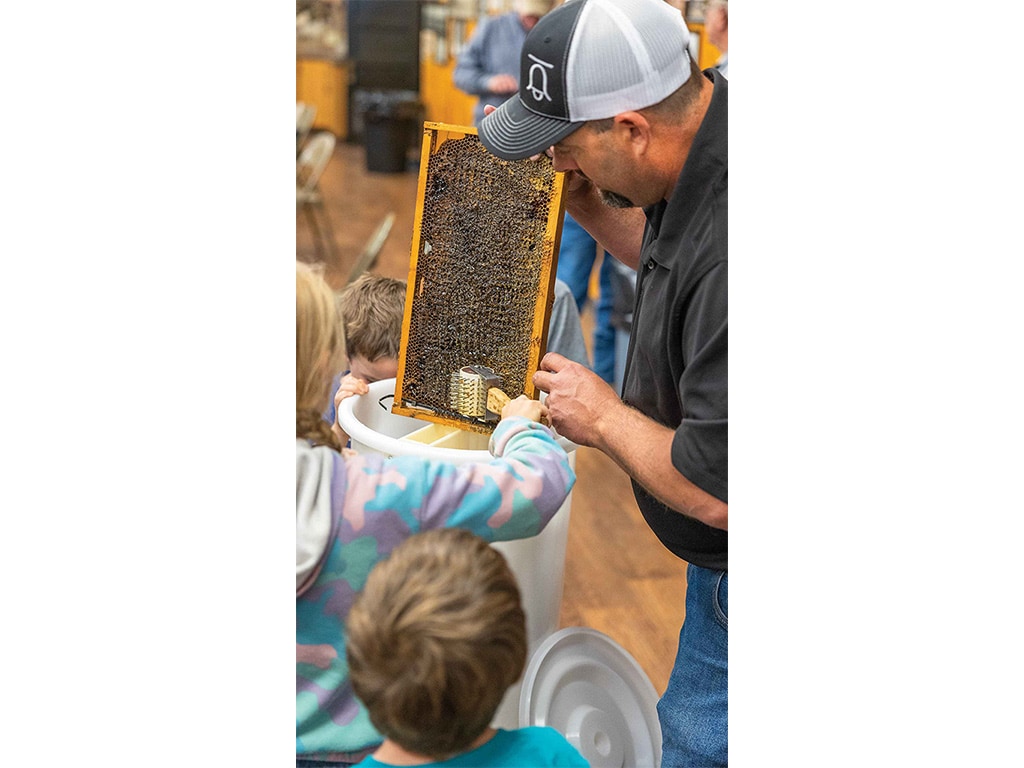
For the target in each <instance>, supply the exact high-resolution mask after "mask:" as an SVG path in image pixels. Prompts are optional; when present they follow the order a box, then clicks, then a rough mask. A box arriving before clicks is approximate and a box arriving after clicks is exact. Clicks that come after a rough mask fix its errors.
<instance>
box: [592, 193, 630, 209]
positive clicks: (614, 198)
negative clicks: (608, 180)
mask: <svg viewBox="0 0 1024 768" xmlns="http://www.w3.org/2000/svg"><path fill="white" fill-rule="evenodd" d="M598 191H599V192H600V193H601V202H602V203H604V204H605V205H607V206H608V207H609V208H636V205H634V204H633V201H632V200H630V199H629V198H628V197H624V196H623V195H620V194H619V193H618V192H609V191H608V190H607V189H601V190H598Z"/></svg>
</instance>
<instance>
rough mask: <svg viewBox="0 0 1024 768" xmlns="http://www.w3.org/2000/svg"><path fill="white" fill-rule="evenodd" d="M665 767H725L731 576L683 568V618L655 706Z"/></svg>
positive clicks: (727, 734) (727, 750) (727, 744)
mask: <svg viewBox="0 0 1024 768" xmlns="http://www.w3.org/2000/svg"><path fill="white" fill-rule="evenodd" d="M658 719H659V720H660V721H661V743H662V758H661V764H662V766H663V768H681V767H682V766H686V768H708V767H709V766H727V765H728V764H729V573H728V571H712V570H709V569H707V568H698V567H697V566H695V565H690V566H688V567H687V569H686V618H685V619H684V620H683V628H682V630H680V632H679V651H678V652H677V654H676V663H675V666H674V667H673V668H672V674H671V675H670V676H669V680H668V687H667V688H666V689H665V694H664V695H663V696H662V697H661V701H659V702H658Z"/></svg>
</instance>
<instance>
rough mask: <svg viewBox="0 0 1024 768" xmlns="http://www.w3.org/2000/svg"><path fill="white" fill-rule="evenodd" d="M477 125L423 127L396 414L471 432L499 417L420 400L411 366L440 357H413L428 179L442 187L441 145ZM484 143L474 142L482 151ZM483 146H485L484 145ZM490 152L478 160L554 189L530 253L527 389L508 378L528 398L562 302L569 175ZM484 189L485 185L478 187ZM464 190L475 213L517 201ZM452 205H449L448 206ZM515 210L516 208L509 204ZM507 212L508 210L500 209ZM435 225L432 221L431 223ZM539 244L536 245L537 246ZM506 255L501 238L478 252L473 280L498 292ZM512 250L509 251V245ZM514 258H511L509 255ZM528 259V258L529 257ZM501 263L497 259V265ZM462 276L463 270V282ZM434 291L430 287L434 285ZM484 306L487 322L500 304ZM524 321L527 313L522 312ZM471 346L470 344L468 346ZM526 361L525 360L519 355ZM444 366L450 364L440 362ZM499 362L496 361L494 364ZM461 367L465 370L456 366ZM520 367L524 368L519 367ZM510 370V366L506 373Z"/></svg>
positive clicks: (548, 191)
mask: <svg viewBox="0 0 1024 768" xmlns="http://www.w3.org/2000/svg"><path fill="white" fill-rule="evenodd" d="M476 135H477V131H476V129H475V128H472V127H468V126H458V125H449V124H446V123H436V122H427V123H424V127H423V145H422V153H421V156H420V172H419V183H418V185H417V199H416V218H415V221H414V226H413V239H412V247H411V256H410V262H409V276H408V284H407V289H406V302H405V315H404V318H403V322H402V342H401V349H400V352H399V359H398V374H397V378H396V382H395V399H394V402H393V404H392V407H391V411H392V413H395V414H399V415H402V416H411V417H413V418H417V419H424V420H426V421H431V422H435V423H438V424H445V425H448V426H451V427H455V428H458V429H462V430H470V431H475V432H490V431H492V430H493V429H494V426H495V424H494V423H493V422H492V421H485V420H483V419H474V418H470V417H466V416H463V415H461V414H459V413H457V412H455V411H453V410H451V409H450V407H447V403H439V402H438V401H437V398H434V400H433V401H432V402H423V401H420V400H417V398H416V397H414V396H410V392H409V391H407V389H408V388H407V386H406V385H407V383H408V382H409V381H410V380H411V379H413V378H415V377H414V376H410V375H409V374H410V368H409V367H407V366H414V365H415V366H419V369H420V370H422V366H424V365H430V364H432V362H433V361H432V360H429V359H427V360H424V359H419V358H417V359H416V360H415V361H413V360H411V359H410V344H409V340H410V336H411V335H413V332H414V331H418V330H420V329H419V328H418V326H417V324H418V322H420V321H421V318H420V317H419V316H418V313H417V309H416V305H417V302H416V298H417V295H418V294H422V292H423V291H424V290H425V287H424V284H425V282H426V280H425V278H424V277H423V276H421V269H420V266H421V259H422V258H425V254H424V250H425V243H424V240H423V237H424V218H423V217H424V212H425V208H426V206H425V200H426V196H427V192H428V184H429V185H431V186H432V188H433V186H436V184H437V183H438V182H439V181H442V180H439V179H437V178H435V177H434V174H436V173H437V171H436V170H435V169H433V168H432V166H431V160H432V159H433V158H434V157H435V155H437V153H438V152H439V151H440V150H441V148H442V147H443V145H444V143H445V142H446V141H449V140H462V139H466V138H467V137H470V138H472V139H473V140H475V141H477V142H478V141H479V140H478V139H475V137H476ZM452 146H466V145H452ZM475 149H476V148H475V147H474V150H475ZM480 149H481V150H482V146H481V147H480ZM482 154H484V155H486V158H488V159H487V160H486V161H482V160H481V153H480V152H476V151H474V162H477V163H479V162H487V163H493V164H494V166H493V168H494V172H495V173H498V174H500V173H505V174H506V175H508V176H509V177H511V175H512V174H513V173H514V174H516V178H517V179H518V180H519V181H518V182H517V183H522V177H523V175H524V174H525V175H527V176H528V177H529V183H530V184H531V185H532V187H533V189H534V190H536V193H537V194H538V195H546V197H545V198H544V200H545V202H546V204H547V211H546V218H545V220H544V222H543V235H542V237H541V242H540V251H539V254H536V253H535V254H531V255H530V256H529V258H530V259H539V262H538V261H532V262H531V264H533V265H534V266H535V268H536V269H537V271H538V273H539V274H538V280H537V283H536V285H535V286H534V288H535V296H534V297H533V303H532V307H531V309H532V318H531V320H532V322H531V324H530V330H529V335H530V338H529V340H528V343H527V340H526V339H525V338H518V339H517V341H518V343H519V344H520V345H521V346H522V347H523V348H526V349H527V351H526V353H525V356H526V358H527V359H526V361H525V371H526V375H525V378H524V379H523V380H522V381H521V382H520V383H521V387H519V386H514V385H511V383H510V382H506V390H505V391H506V393H507V394H508V395H509V396H510V397H513V398H515V397H517V396H518V395H520V394H526V395H527V396H528V397H531V398H536V397H537V392H536V389H535V387H534V386H533V373H534V372H535V371H536V370H537V368H538V366H539V365H540V359H541V357H542V356H543V354H544V351H545V349H546V346H547V333H548V323H549V320H550V316H551V308H552V304H553V302H554V280H555V272H556V267H557V258H558V247H559V243H560V240H561V234H562V205H563V200H564V193H565V189H564V174H562V173H555V172H553V170H552V169H551V168H550V163H549V161H548V160H547V159H546V158H541V159H540V160H521V161H515V162H509V161H505V160H501V159H499V158H497V157H495V156H493V155H490V154H487V153H485V152H484V153H482ZM476 189H477V190H478V191H479V190H480V188H479V187H477V188H476ZM461 192H462V193H463V194H461V195H460V196H459V203H458V204H459V205H466V206H473V207H474V212H473V213H472V215H474V216H475V215H487V211H483V212H480V213H477V212H476V211H477V209H479V208H480V207H481V205H485V206H486V205H491V206H494V207H497V208H503V207H504V206H505V204H506V203H509V204H511V202H512V201H502V200H500V199H499V200H497V201H496V202H481V200H482V198H484V197H486V196H485V195H479V194H477V195H474V194H473V190H472V189H466V190H461ZM446 210H447V209H446ZM505 210H508V209H505ZM499 213H500V212H499ZM531 221H533V224H534V226H535V227H537V228H538V229H539V228H540V220H539V217H535V218H534V219H531ZM428 228H429V227H428ZM426 246H427V249H428V250H427V252H429V244H426ZM531 250H532V246H531ZM500 253H502V251H501V249H500V246H498V245H497V244H496V245H495V247H494V248H490V249H482V252H475V253H474V254H473V255H472V264H471V268H470V269H469V270H468V271H467V272H466V273H465V281H467V285H470V284H471V283H472V281H473V280H478V281H482V282H481V285H483V283H484V282H487V283H489V284H490V290H491V291H492V292H493V290H494V289H493V283H494V280H495V279H496V278H495V274H496V272H495V270H496V269H497V262H496V261H494V260H495V259H496V258H497V257H498V255H500ZM505 253H506V254H507V253H508V251H507V250H506V251H505ZM505 258H506V260H507V259H508V258H509V257H508V256H507V255H506V256H505ZM523 258H524V259H525V258H527V257H526V256H524V257H523ZM492 262H493V263H492ZM422 271H423V272H426V271H427V268H426V267H425V266H424V268H423V270H422ZM461 278H462V274H461V273H460V282H461ZM427 289H428V290H429V288H427ZM486 289H487V288H486V286H483V287H482V288H481V294H484V293H485V292H486ZM478 303H480V304H481V306H474V307H473V308H472V312H473V313H474V314H475V315H476V316H477V317H479V322H480V323H481V324H483V323H486V322H487V321H488V319H489V318H490V317H491V313H492V311H493V310H494V309H495V308H494V307H492V306H489V305H488V302H486V301H484V302H478ZM521 320H522V323H523V326H524V327H525V323H526V322H527V319H526V318H525V317H524V318H521ZM445 341H446V343H449V342H450V346H451V347H452V348H460V347H459V342H460V338H459V337H458V335H457V333H456V335H454V336H453V337H452V338H451V339H446V340H445ZM467 346H468V345H467ZM519 362H520V363H522V361H519ZM487 364H488V361H487V360H482V359H465V360H464V361H463V362H462V363H461V365H487ZM440 367H443V366H439V368H440ZM491 367H494V366H491ZM456 370H457V369H456ZM517 370H519V368H518V367H517ZM498 372H499V373H501V374H502V375H504V372H502V371H500V370H499V371H498ZM449 373H450V371H447V370H438V371H437V374H436V375H437V376H438V377H440V376H447V375H448V374H449Z"/></svg>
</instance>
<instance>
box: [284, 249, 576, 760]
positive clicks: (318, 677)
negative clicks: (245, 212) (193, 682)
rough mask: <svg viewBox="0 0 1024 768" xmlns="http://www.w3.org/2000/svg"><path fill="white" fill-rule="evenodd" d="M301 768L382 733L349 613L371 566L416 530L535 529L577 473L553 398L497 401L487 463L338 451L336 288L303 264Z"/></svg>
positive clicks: (299, 292)
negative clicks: (332, 421)
mask: <svg viewBox="0 0 1024 768" xmlns="http://www.w3.org/2000/svg"><path fill="white" fill-rule="evenodd" d="M295 278H296V314H295V320H296V322H295V325H296V328H295V337H296V360H295V383H296V417H295V424H296V475H295V490H296V497H295V498H296V510H295V511H296V515H295V528H296V530H295V592H296V655H297V659H296V662H297V664H296V686H297V687H296V766H297V768H298V767H299V766H318V765H319V766H326V765H333V766H338V765H351V764H352V763H354V762H357V761H358V760H361V759H362V758H363V757H365V756H366V755H367V754H369V753H370V752H372V751H373V750H374V749H376V747H377V746H378V745H379V744H380V743H381V742H382V740H383V737H382V736H381V734H380V733H379V732H378V731H377V729H376V728H375V727H374V726H373V723H372V722H371V721H370V718H369V716H368V714H367V712H366V708H365V707H364V706H363V705H362V704H360V703H359V701H358V700H357V699H356V698H355V696H354V694H353V692H352V687H351V682H350V680H349V673H348V664H347V662H346V659H345V646H346V637H347V630H346V617H347V615H348V610H349V608H350V606H351V605H352V602H353V600H354V599H355V596H356V594H357V593H358V592H359V591H360V590H361V589H362V588H363V585H364V583H365V581H366V577H367V575H368V574H369V572H370V570H371V569H372V568H373V566H374V565H375V564H376V563H377V562H378V561H379V560H381V559H382V558H384V557H387V555H388V554H389V553H390V552H391V551H392V550H393V549H394V548H395V547H396V546H397V545H398V544H399V543H401V542H402V541H403V540H405V539H406V538H408V537H409V536H410V535H412V534H415V533H418V532H420V531H425V530H430V529H434V528H448V527H461V528H466V529H469V530H471V531H474V532H476V533H477V534H479V535H480V536H482V537H484V538H485V539H487V540H488V541H508V540H512V539H521V538H528V537H530V536H535V535H536V534H537V533H539V532H540V531H541V530H542V529H543V528H544V527H545V526H546V525H547V523H548V522H549V521H550V520H551V518H552V517H554V515H555V513H556V512H557V511H558V509H559V508H560V507H561V505H562V503H563V502H564V501H565V499H566V497H567V496H568V494H569V491H570V490H571V489H572V486H573V484H574V483H575V481H576V476H575V474H574V472H573V470H572V468H571V467H570V466H569V458H568V456H567V455H566V453H565V451H564V450H563V449H562V448H561V447H560V446H559V445H558V443H557V442H556V441H555V439H554V436H553V435H552V433H551V431H550V430H549V429H548V428H547V427H545V426H543V425H542V424H540V423H539V420H540V419H541V417H542V416H546V411H547V408H546V407H545V406H544V405H542V404H541V403H540V402H538V401H536V400H529V399H528V398H526V397H525V396H520V397H518V398H516V399H515V400H513V401H511V402H510V403H509V404H508V405H507V406H506V407H505V408H504V409H503V410H502V414H501V415H502V419H501V421H500V422H499V423H498V426H497V427H496V428H495V430H494V432H493V434H492V435H491V439H490V443H489V446H488V450H489V451H490V453H491V455H492V456H493V457H494V458H493V459H492V460H491V461H490V462H487V463H473V464H461V465H455V464H451V463H448V462H441V461H432V460H428V459H425V458H423V457H418V456H396V457H393V458H385V457H383V456H378V455H359V456H356V455H354V454H352V453H351V452H349V453H348V454H347V455H343V454H342V453H341V452H340V450H341V447H342V446H341V444H340V443H339V442H338V439H337V437H336V436H335V435H334V433H333V432H332V431H331V428H330V425H329V424H328V423H327V422H326V421H324V420H323V418H322V414H323V411H324V408H325V407H326V405H327V401H328V399H329V398H330V395H331V390H330V387H331V380H332V378H333V377H334V375H335V374H336V373H337V372H338V371H339V370H340V369H341V366H342V365H343V364H344V359H345V339H344V335H343V332H342V323H341V316H340V311H339V307H338V301H337V297H336V295H335V294H334V292H333V291H332V290H331V288H330V287H329V286H328V285H327V283H326V282H325V281H324V279H323V277H322V275H321V274H319V272H318V271H317V270H316V269H315V268H313V267H311V266H309V265H307V264H302V263H299V262H296V267H295Z"/></svg>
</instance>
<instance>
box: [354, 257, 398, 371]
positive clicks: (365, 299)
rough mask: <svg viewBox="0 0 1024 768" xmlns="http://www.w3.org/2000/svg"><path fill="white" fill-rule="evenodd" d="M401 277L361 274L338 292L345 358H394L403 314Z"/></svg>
mask: <svg viewBox="0 0 1024 768" xmlns="http://www.w3.org/2000/svg"><path fill="white" fill-rule="evenodd" d="M405 288H406V282H405V281H404V280H396V279H394V278H392V277H382V276H381V275H371V274H366V275H362V276H361V277H359V279H357V280H356V281H355V282H353V283H352V284H351V285H348V286H346V287H345V290H344V291H342V294H341V312H342V315H343V317H344V320H345V340H346V343H347V344H348V354H349V357H355V356H357V355H358V356H359V357H362V358H365V359H366V360H369V361H371V362H372V361H374V360H379V359H380V358H382V357H393V358H395V359H396V360H397V359H398V352H399V348H400V347H401V345H402V319H403V317H404V315H405Z"/></svg>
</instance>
